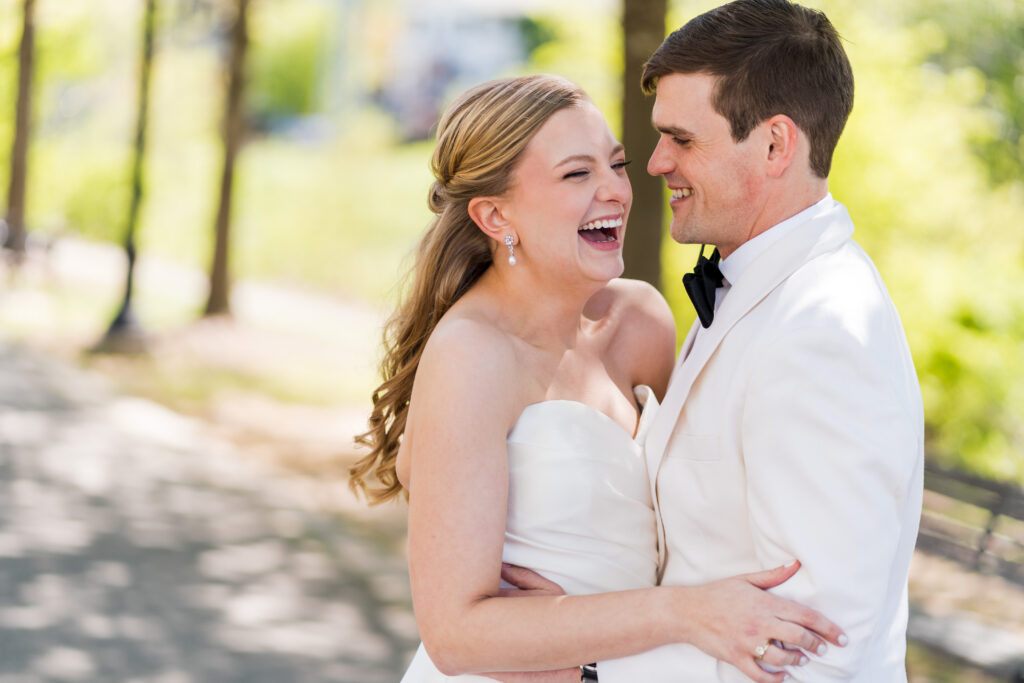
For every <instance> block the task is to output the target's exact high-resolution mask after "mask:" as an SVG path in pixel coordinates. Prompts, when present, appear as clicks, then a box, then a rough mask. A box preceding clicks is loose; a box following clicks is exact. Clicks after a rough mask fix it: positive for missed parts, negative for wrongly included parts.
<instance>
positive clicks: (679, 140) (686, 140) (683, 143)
mask: <svg viewBox="0 0 1024 683" xmlns="http://www.w3.org/2000/svg"><path fill="white" fill-rule="evenodd" d="M672 142H674V143H676V144H677V145H679V146H680V147H685V146H686V145H688V144H690V138H672Z"/></svg>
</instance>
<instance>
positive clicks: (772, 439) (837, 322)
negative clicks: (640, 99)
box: [597, 0, 923, 683]
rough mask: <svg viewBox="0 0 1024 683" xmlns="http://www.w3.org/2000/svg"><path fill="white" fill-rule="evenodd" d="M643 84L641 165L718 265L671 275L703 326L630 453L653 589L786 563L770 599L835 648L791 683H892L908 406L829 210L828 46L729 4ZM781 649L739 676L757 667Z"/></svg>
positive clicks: (660, 671)
mask: <svg viewBox="0 0 1024 683" xmlns="http://www.w3.org/2000/svg"><path fill="white" fill-rule="evenodd" d="M643 87H644V88H645V90H647V91H649V92H650V91H653V92H655V93H656V100H655V104H654V111H653V116H652V118H653V123H654V127H655V128H656V129H657V130H658V131H659V132H660V133H661V137H660V139H659V141H658V144H657V147H656V148H655V150H654V153H653V154H652V156H651V159H650V162H649V163H648V167H647V168H648V171H649V172H650V173H651V174H654V175H662V176H664V177H665V181H666V183H667V185H668V187H669V188H670V189H671V190H672V199H671V207H672V226H671V232H672V237H673V239H675V240H676V241H677V242H680V243H685V244H705V245H713V246H714V247H715V251H714V252H713V254H712V255H711V258H710V259H701V261H700V262H699V265H698V268H697V272H696V273H695V274H694V275H692V276H688V277H687V282H686V287H687V290H688V291H689V292H690V294H691V297H692V298H693V299H694V303H695V305H696V308H697V310H698V313H699V315H700V319H699V320H698V321H697V322H696V323H694V326H693V329H692V330H691V331H690V334H689V336H688V337H687V339H686V341H685V343H684V344H683V347H682V350H681V353H680V356H679V361H678V364H677V366H676V368H675V371H674V373H673V376H672V381H671V384H670V386H669V388H668V391H667V394H666V396H665V400H664V403H663V405H662V407H661V409H660V411H659V412H658V414H657V416H656V419H655V422H654V423H653V424H652V427H651V430H650V432H649V437H648V440H647V442H646V450H647V458H648V468H649V474H650V476H651V487H652V495H653V497H654V501H655V505H656V507H657V508H658V511H659V535H660V538H661V540H662V542H661V544H660V546H661V547H660V549H659V551H660V553H661V567H662V579H661V580H662V583H666V584H698V583H705V582H708V581H712V580H716V579H720V578H724V577H727V576H732V575H736V574H740V573H743V572H749V571H753V570H757V569H761V568H768V567H775V566H778V565H782V564H785V563H788V562H790V561H791V560H793V559H798V560H800V562H801V563H802V568H801V569H800V571H799V572H798V573H797V574H796V575H795V576H794V577H793V578H791V579H790V580H788V581H787V582H785V583H784V584H782V585H781V586H779V587H778V588H775V589H773V592H774V593H776V594H778V595H780V596H782V597H785V598H789V599H791V600H794V601H796V602H798V603H801V604H804V605H807V606H809V607H812V608H814V609H816V610H818V611H819V612H821V613H822V614H824V615H825V616H826V617H828V618H829V619H831V620H832V621H834V622H836V623H837V624H838V625H839V626H840V627H841V628H842V629H843V630H844V631H845V632H846V634H847V635H848V636H849V644H848V645H847V647H844V648H837V647H833V648H831V649H829V650H828V651H827V652H826V653H825V654H823V655H818V654H815V653H808V654H809V660H810V661H809V663H808V664H807V665H805V666H802V667H792V668H789V669H787V671H786V672H787V673H788V674H789V676H790V680H795V681H856V682H857V683H891V682H895V681H900V682H903V681H906V672H905V664H904V658H905V649H906V636H905V633H906V622H907V592H906V588H907V572H908V567H909V564H910V558H911V555H912V552H913V549H914V542H915V539H916V537H917V525H918V519H919V515H920V510H921V494H922V467H923V445H922V444H923V434H922V423H923V417H922V408H921V397H920V391H919V388H918V383H917V379H916V375H915V372H914V367H913V363H912V361H911V358H910V353H909V351H908V349H907V343H906V340H905V337H904V333H903V328H902V326H901V324H900V319H899V316H898V315H897V313H896V309H895V308H894V307H893V304H892V301H891V300H890V299H889V295H888V293H887V291H886V288H885V285H884V284H883V282H882V280H881V278H880V277H879V274H878V272H877V271H876V270H875V267H874V266H873V265H872V263H871V260H870V259H869V258H868V257H867V255H866V254H865V253H864V252H863V251H862V250H861V249H860V247H859V246H857V244H856V243H855V242H854V241H853V240H852V239H851V235H852V233H853V223H852V222H851V220H850V217H849V215H848V214H847V212H846V209H845V208H844V207H843V206H842V205H841V204H839V203H838V202H837V201H835V200H834V199H833V198H832V196H831V194H829V187H828V173H829V167H830V165H831V161H832V152H833V150H834V148H835V145H836V143H837V141H838V140H839V135H840V133H841V132H842V130H843V127H844V125H845V123H846V119H847V117H848V116H849V113H850V109H851V107H852V104H853V75H852V73H851V70H850V64H849V62H848V60H847V57H846V54H845V53H844V51H843V48H842V45H841V44H840V40H839V36H838V35H837V34H836V31H835V29H834V28H833V27H832V25H831V23H829V21H828V19H827V18H826V17H825V15H824V14H822V13H821V12H817V11H813V10H809V9H806V8H804V7H801V6H799V5H795V4H792V3H790V2H787V0H736V1H735V2H731V3H729V4H727V5H724V6H722V7H718V8H717V9H714V10H711V11H710V12H707V13H706V14H703V15H701V16H698V17H697V18H695V19H693V20H692V21H690V22H689V23H688V24H686V25H685V26H683V27H682V28H681V29H679V30H678V31H676V32H675V33H673V34H672V35H670V36H669V37H668V38H667V39H666V40H665V42H664V43H663V44H662V45H661V47H659V48H658V50H657V51H656V52H655V53H654V55H653V56H652V57H651V59H650V61H649V62H648V63H647V65H646V66H645V69H644V74H643ZM719 258H720V259H721V261H720V262H717V261H718V259H719ZM719 285H720V286H719ZM780 645H783V644H779V643H775V642H774V641H773V642H764V643H759V644H758V646H757V647H754V646H751V647H750V657H751V658H752V660H753V661H754V662H755V663H756V664H758V665H761V666H762V667H763V668H766V669H769V670H772V669H771V667H770V662H771V661H772V660H773V658H776V657H777V656H778V654H779V653H778V652H777V648H778V647H779V646H780ZM754 671H756V669H755V670H754ZM597 674H598V676H599V679H600V681H602V683H629V682H633V681H645V682H650V683H657V682H659V681H665V682H668V681H693V682H695V683H719V682H726V681H729V682H732V681H747V680H749V679H748V677H746V676H744V675H743V674H742V673H741V672H740V671H739V670H737V669H735V668H733V667H731V666H730V665H728V664H724V663H722V662H718V661H716V660H714V659H712V658H711V657H709V656H708V655H705V654H703V653H702V652H700V651H699V650H697V649H696V648H694V647H692V646H687V645H677V646H667V647H663V648H660V649H658V650H654V651H651V652H648V653H645V654H643V655H637V656H635V657H628V658H624V659H620V660H613V661H606V662H599V663H598V666H597Z"/></svg>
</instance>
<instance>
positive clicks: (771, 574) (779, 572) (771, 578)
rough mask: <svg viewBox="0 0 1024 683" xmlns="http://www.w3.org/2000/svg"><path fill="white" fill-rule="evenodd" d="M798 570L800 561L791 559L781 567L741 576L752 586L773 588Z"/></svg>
mask: <svg viewBox="0 0 1024 683" xmlns="http://www.w3.org/2000/svg"><path fill="white" fill-rule="evenodd" d="M798 571H800V561H799V560H793V561H792V562H791V563H789V564H787V565H785V566H783V567H776V568H775V569H765V570H763V571H759V572H752V573H750V574H744V575H743V578H744V579H746V580H747V582H749V583H750V584H751V585H752V586H756V587H758V588H774V587H775V586H778V585H779V584H781V583H785V582H786V581H788V580H789V578H790V577H791V576H793V574H796V573H797V572H798Z"/></svg>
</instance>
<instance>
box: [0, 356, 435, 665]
mask: <svg viewBox="0 0 1024 683" xmlns="http://www.w3.org/2000/svg"><path fill="white" fill-rule="evenodd" d="M233 448H235V447H234V446H231V445H229V444H228V443H227V442H225V441H221V440H218V439H216V438H214V437H213V436H211V435H210V434H209V433H208V432H206V431H204V427H203V426H202V424H201V423H199V422H196V421H193V420H190V419H188V418H183V417H181V416H179V415H176V414H174V413H172V412H170V411H168V410H166V409H164V408H162V407H160V406H158V405H156V404H153V403H151V402H148V401H143V400H140V399H134V398H125V397H121V396H118V395H116V394H115V393H113V392H112V391H110V390H109V388H108V387H107V386H106V384H104V382H103V380H102V379H101V378H99V377H98V376H94V375H90V374H87V373H84V372H82V371H81V370H77V369H74V368H72V367H70V366H67V365H63V364H61V363H60V362H58V361H54V360H53V359H52V358H44V357H42V356H39V355H36V354H34V353H33V352H31V351H28V350H26V349H23V348H18V347H13V346H10V345H7V344H3V343H0V683H39V682H44V681H45V682H49V681H102V682H115V681H116V682H122V681H124V682H128V681H131V682H134V683H141V682H143V681H147V682H153V683H187V682H192V681H195V682H200V681H201V682H204V683H205V682H217V683H220V682H230V681H239V682H242V681H245V682H246V683H261V682H266V683H271V682H273V683H291V682H295V683H300V682H306V681H309V682H319V681H345V682H352V683H374V682H377V681H381V682H384V681H388V682H393V681H396V680H397V679H398V678H399V676H400V672H401V671H402V669H403V664H404V662H405V661H406V660H407V659H408V657H409V656H410V655H411V651H412V649H413V648H414V646H415V641H416V630H415V623H414V621H413V619H412V616H411V613H410V608H409V595H408V576H407V573H406V569H405V559H404V554H403V552H402V544H403V543H404V530H403V528H402V525H401V523H400V522H399V521H394V520H392V518H391V517H387V516H384V517H380V516H375V517H372V518H370V517H367V518H365V519H364V520H360V519H359V518H358V517H356V516H353V515H345V516H342V515H341V514H340V513H328V512H323V510H324V509H327V507H326V506H322V505H318V504H317V501H318V500H324V499H327V498H330V497H332V496H341V495H344V493H343V492H340V491H337V489H338V487H340V486H341V484H339V483H338V482H337V481H335V482H326V483H320V482H317V481H316V480H313V479H310V478H304V477H302V476H300V475H297V474H295V473H292V472H285V471H283V470H280V469H275V468H273V467H271V466H269V465H266V464H261V463H259V462H253V461H252V460H251V459H246V458H243V457H239V455H238V454H237V453H232V449H233Z"/></svg>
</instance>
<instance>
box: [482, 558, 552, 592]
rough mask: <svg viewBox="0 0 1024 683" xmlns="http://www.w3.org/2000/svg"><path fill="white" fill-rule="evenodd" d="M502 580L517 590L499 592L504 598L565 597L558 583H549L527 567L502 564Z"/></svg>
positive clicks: (510, 589)
mask: <svg viewBox="0 0 1024 683" xmlns="http://www.w3.org/2000/svg"><path fill="white" fill-rule="evenodd" d="M501 578H503V579H505V581H507V582H508V583H510V584H512V585H513V586H515V588H502V589H501V590H499V591H498V596H499V597H502V598H516V597H527V596H534V595H565V591H564V590H562V587H561V586H559V585H558V584H557V583H555V582H554V581H548V580H547V579H545V578H544V577H543V576H541V575H540V574H538V573H537V572H535V571H532V570H530V569H527V568H526V567H517V566H516V565H514V564H507V563H505V562H502V563H501Z"/></svg>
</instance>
